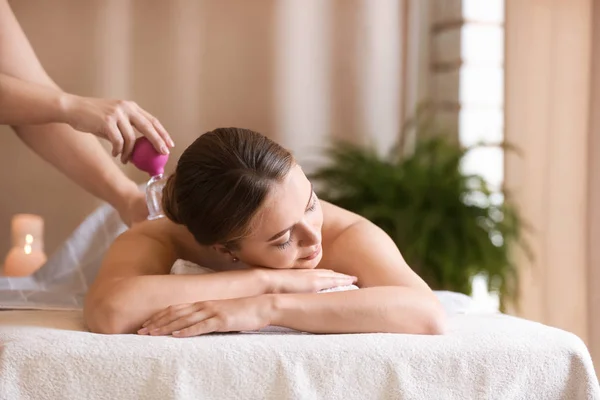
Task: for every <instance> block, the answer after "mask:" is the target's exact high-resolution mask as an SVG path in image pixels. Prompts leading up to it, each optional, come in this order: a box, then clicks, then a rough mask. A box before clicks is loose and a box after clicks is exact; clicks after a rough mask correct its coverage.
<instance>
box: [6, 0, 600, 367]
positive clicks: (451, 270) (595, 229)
mask: <svg viewBox="0 0 600 400" xmlns="http://www.w3.org/2000/svg"><path fill="white" fill-rule="evenodd" d="M9 3H10V4H11V6H12V8H13V11H14V12H15V14H16V16H17V18H18V20H19V22H20V23H21V26H22V27H23V29H24V31H25V33H26V35H27V36H28V38H29V40H30V41H31V44H32V46H33V48H34V49H35V51H36V52H37V55H38V57H39V58H40V60H41V62H42V64H43V65H44V66H45V68H46V70H47V71H48V73H49V74H50V76H51V77H52V78H53V79H54V80H55V81H56V82H57V83H58V84H59V85H60V86H61V87H62V88H63V89H64V90H66V91H69V92H72V93H76V94H80V95H85V96H97V97H109V98H124V99H129V100H134V101H136V102H137V103H139V104H140V105H141V106H142V107H143V108H145V109H146V110H148V111H149V112H150V113H152V114H153V115H155V116H156V117H158V118H159V120H160V121H161V122H162V124H163V125H164V126H165V127H166V128H167V130H168V131H169V132H170V134H171V135H172V137H173V138H174V140H175V142H176V147H175V149H174V151H173V152H172V156H171V159H170V161H169V166H168V168H167V172H169V171H171V170H172V169H173V167H174V165H175V163H176V161H177V159H178V157H179V155H180V154H181V152H182V151H183V150H184V149H185V148H186V147H187V145H189V144H190V143H191V142H192V141H193V140H194V139H195V138H196V137H197V136H198V135H199V134H201V133H203V132H206V131H208V130H210V129H213V128H216V127H224V126H237V127H244V128H250V129H253V130H256V131H259V132H261V133H264V134H266V135H268V136H269V137H271V138H273V139H275V140H277V141H278V142H280V143H281V144H283V145H284V146H286V147H288V148H290V149H291V150H292V151H293V152H294V153H295V154H296V156H297V158H298V159H299V160H300V162H301V163H302V164H303V166H304V167H305V169H306V170H307V171H309V172H311V173H313V172H314V173H315V174H316V175H317V176H320V179H321V180H322V182H321V184H322V188H323V191H324V193H323V195H324V196H329V197H331V198H332V200H337V201H338V202H339V203H344V204H345V205H346V206H347V207H348V208H352V209H354V210H355V211H357V212H361V213H362V214H363V215H366V216H370V217H371V219H373V220H375V221H376V222H378V224H379V225H380V226H382V227H384V229H386V230H387V231H388V232H390V234H391V235H392V236H393V238H394V240H396V241H397V243H398V244H399V247H400V248H401V250H402V251H403V253H404V254H405V256H406V257H407V260H408V261H409V262H410V263H411V266H413V267H415V269H417V270H418V272H419V273H420V274H422V276H426V277H427V280H428V281H429V282H430V283H432V286H435V287H436V288H439V289H448V290H456V291H462V292H467V293H468V294H471V295H472V296H473V297H474V298H476V299H477V300H478V301H479V304H480V305H481V307H482V308H486V307H495V306H497V305H498V304H501V305H502V308H503V309H504V310H506V312H509V313H514V314H516V315H519V316H523V317H525V318H529V319H533V320H536V321H540V322H543V323H546V324H549V325H552V326H556V327H559V328H562V329H566V330H569V331H571V332H574V333H575V334H577V335H578V336H580V337H581V338H582V339H583V340H584V341H585V342H586V344H587V345H588V346H589V347H590V350H591V351H592V356H593V357H594V358H595V359H600V294H597V293H596V292H595V288H596V286H597V285H600V249H599V248H600V211H599V210H598V207H595V205H599V206H600V161H599V156H600V117H599V116H598V115H599V113H597V112H594V110H596V109H597V108H598V107H599V106H600V1H598V0H596V1H594V0H570V1H568V2H567V1H561V0H526V1H523V0H328V1H323V0H302V1H300V0H295V1H294V0H287V1H284V0H280V1H277V0H257V1H252V2H250V1H244V0H171V1H168V2H167V1H158V0H143V1H142V0H88V1H78V0H54V1H51V2H49V1H43V0H13V1H10V2H9ZM419 110H420V111H419ZM415 121H416V122H415ZM440 137H442V138H443V140H441V141H440V139H439V138H440ZM432 138H434V139H432ZM336 140H342V141H344V142H349V143H352V144H354V145H355V146H357V147H355V148H350V149H345V148H342V147H339V146H338V147H336V144H335V143H337V142H336ZM480 142H485V143H487V144H488V146H485V147H482V148H476V149H474V150H471V151H469V152H466V153H465V152H464V151H463V148H464V147H467V146H472V145H475V144H478V143H480ZM399 143H401V146H400V147H398V146H396V145H398V144H399ZM501 143H502V144H503V145H499V144H501ZM507 144H508V145H509V146H507ZM0 146H1V148H2V150H3V152H4V154H3V157H1V158H0V169H1V170H2V171H3V173H2V175H3V177H4V179H3V189H2V196H1V197H0V253H2V254H6V252H7V251H8V249H9V247H10V220H11V218H12V216H13V215H14V214H17V213H33V214H38V215H41V216H42V217H43V218H44V221H45V224H46V225H45V226H46V228H45V246H46V250H47V253H49V254H51V253H52V252H53V251H54V250H55V249H56V248H57V247H58V246H59V245H60V244H61V243H62V242H63V241H64V240H65V239H66V238H67V237H68V236H69V234H70V233H71V232H72V231H73V229H74V228H75V227H77V225H78V224H79V223H80V222H81V221H82V220H83V219H84V218H85V217H86V216H87V215H89V214H90V213H91V212H92V211H93V210H94V209H95V208H96V207H97V206H98V205H99V203H98V201H97V200H96V199H94V198H93V197H92V196H90V195H89V194H87V193H85V192H84V191H82V190H81V189H80V188H78V187H76V186H75V185H74V184H73V183H71V182H70V181H68V180H67V179H66V178H64V177H63V176H62V175H60V174H59V173H58V172H56V171H55V170H53V169H52V168H49V167H48V166H47V165H46V164H45V163H44V162H43V161H42V160H41V159H40V158H39V157H37V156H35V155H34V154H33V153H32V152H31V151H30V150H29V149H28V148H27V147H26V146H24V145H23V144H22V143H21V142H20V141H19V139H18V138H17V137H16V136H15V135H14V134H13V133H12V131H11V130H10V129H9V128H8V127H0ZM331 146H333V148H334V149H337V150H340V151H341V153H342V154H339V153H340V152H338V154H337V155H336V154H333V155H332V154H329V156H328V155H327V153H324V152H323V151H324V150H325V149H326V148H331ZM106 148H107V149H108V145H106ZM371 148H372V149H373V151H371V150H370V149H371ZM344 152H345V153H344ZM389 152H391V154H392V156H391V158H386V157H387V155H386V154H388V153H389ZM344 157H345V158H344ZM348 160H350V164H348ZM344 163H346V164H344ZM326 165H330V167H329V168H326V167H325V166H326ZM454 167H456V168H454ZM122 168H123V169H124V170H125V171H126V172H127V174H128V175H129V176H131V177H132V178H133V179H135V180H136V181H137V182H140V183H142V182H145V181H146V180H147V177H146V176H145V175H143V174H142V173H140V172H139V171H136V170H135V169H134V167H132V166H129V165H128V166H122ZM344 171H346V172H347V173H346V174H345V175H344V173H342V172H344ZM361 171H363V172H361ZM364 171H367V172H364ZM390 171H396V172H393V173H389V172H390ZM398 171H399V172H398ZM349 172H351V173H349ZM336 174H337V175H336ZM361 174H362V175H364V176H366V177H367V178H365V179H363V180H362V181H361V180H360V179H358V180H357V179H355V177H356V176H361ZM472 175H476V177H477V178H480V179H479V180H478V179H476V180H475V181H473V180H472V179H471V178H470V177H471V176H472ZM398 176H401V178H398ZM340 182H342V183H340ZM473 182H475V184H474V183H473ZM334 183H335V184H337V185H338V186H339V185H341V186H340V187H338V188H337V189H338V190H337V191H329V192H328V191H327V190H328V188H331V186H333V185H334ZM328 185H329V186H328ZM473 185H475V186H473ZM340 193H342V194H340ZM344 193H346V194H345V195H344ZM336 196H337V197H336ZM407 198H408V199H409V200H410V201H407V200H406V199H407ZM373 205H375V206H377V208H376V210H375V211H373V210H374V209H373ZM369 212H371V213H372V214H369ZM367 214H368V215H367ZM509 217H510V218H509ZM520 226H525V227H526V229H525V230H521V229H519V227H520ZM393 232H395V233H393ZM521 244H526V246H521ZM515 277H518V278H519V279H518V281H517V280H515V279H514V278H515ZM511 288H512V289H511ZM517 298H518V302H517Z"/></svg>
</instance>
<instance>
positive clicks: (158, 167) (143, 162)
mask: <svg viewBox="0 0 600 400" xmlns="http://www.w3.org/2000/svg"><path fill="white" fill-rule="evenodd" d="M167 161H169V155H168V154H161V153H159V152H158V151H156V150H155V149H154V146H152V143H150V141H149V140H148V139H147V138H145V137H144V136H142V137H139V138H138V139H137V140H136V141H135V144H134V145H133V152H132V153H131V162H132V163H133V165H135V166H136V167H138V168H139V169H140V170H142V171H144V172H147V173H148V174H149V175H150V176H157V175H162V174H163V173H164V172H165V165H166V164H167Z"/></svg>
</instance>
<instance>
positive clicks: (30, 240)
mask: <svg viewBox="0 0 600 400" xmlns="http://www.w3.org/2000/svg"><path fill="white" fill-rule="evenodd" d="M25 243H27V244H31V243H33V235H30V234H27V235H25Z"/></svg>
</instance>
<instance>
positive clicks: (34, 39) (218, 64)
mask: <svg viewBox="0 0 600 400" xmlns="http://www.w3.org/2000/svg"><path fill="white" fill-rule="evenodd" d="M10 4H11V5H12V7H13V10H14V12H15V14H16V16H17V18H18V19H19V21H20V22H21V24H22V26H23V28H24V30H25V32H26V34H27V35H28V37H29V39H30V41H31V43H32V45H33V47H34V49H35V50H36V52H37V54H38V56H39V58H40V59H41V61H42V63H43V65H44V66H45V67H46V69H47V71H48V72H49V74H50V75H51V76H52V77H53V78H54V79H55V80H56V81H57V82H58V83H59V84H60V85H61V86H62V87H63V88H64V89H65V90H68V91H72V92H74V93H78V94H82V95H90V96H106V97H125V98H128V99H132V100H135V101H137V102H138V103H139V104H140V105H142V106H143V107H145V108H146V109H148V111H150V112H152V113H153V114H155V115H156V116H157V117H158V118H159V119H160V120H161V121H162V122H163V124H164V125H165V127H166V128H167V129H168V130H169V131H170V133H171V134H172V136H173V137H174V138H175V141H176V144H177V147H176V148H175V151H174V152H173V155H172V157H171V161H170V164H169V168H172V167H173V165H174V162H175V161H176V159H177V158H178V156H179V154H180V153H181V151H182V150H183V149H184V148H185V147H186V146H187V145H188V144H189V143H190V142H191V141H192V140H193V139H194V138H195V137H196V136H197V135H198V134H199V133H201V132H204V131H206V130H208V129H211V128H215V127H218V126H243V127H247V128H252V129H255V130H258V131H261V132H264V133H265V134H267V135H270V136H271V137H273V138H276V139H278V140H279V141H281V142H282V143H283V144H284V145H287V146H289V147H291V149H292V150H293V151H295V152H296V153H297V154H298V155H299V156H300V158H301V159H304V160H308V161H311V160H312V157H309V151H312V150H313V149H315V148H319V147H320V146H322V145H324V144H325V142H326V139H327V138H328V137H329V136H337V137H340V136H345V137H349V138H360V137H370V138H372V139H375V140H376V141H377V142H378V143H379V144H380V146H381V147H386V146H388V145H389V144H390V143H391V141H392V140H393V139H394V138H395V136H396V134H397V131H398V128H399V126H400V123H401V118H402V117H401V116H402V114H404V112H405V110H406V109H408V108H410V107H411V105H410V104H408V103H405V102H403V100H402V99H403V95H402V90H401V88H402V87H403V85H404V84H403V79H404V80H407V81H413V80H411V79H410V77H407V74H406V73H405V71H404V67H403V65H404V63H405V59H404V58H403V57H402V54H403V50H402V49H403V48H404V47H405V46H407V44H406V43H407V41H406V40H403V37H404V36H403V35H404V32H405V31H407V30H408V27H407V26H406V25H405V19H404V18H405V15H406V12H407V10H408V8H409V7H408V3H407V2H406V1H402V0H401V1H398V0H382V1H378V2H369V1H368V0H337V1H328V2H323V1H321V0H305V1H302V2H287V1H286V2H284V1H276V0H260V1H252V2H250V1H246V0H219V1H216V0H214V1H211V0H203V1H196V0H177V1H168V2H167V1H158V0H152V1H150V0H144V1H142V0H86V1H80V0H54V1H52V2H48V1H44V0H18V1H16V0H15V1H11V2H10ZM413 29H415V27H413ZM412 51H414V46H413V48H412ZM411 68H412V70H411V71H412V73H413V74H415V73H418V71H416V70H417V69H418V68H415V65H414V64H412V67H411ZM411 94H412V97H411V98H412V99H414V101H417V98H418V94H415V91H414V90H413V92H411ZM0 146H1V147H2V150H3V152H4V156H3V157H2V158H0V169H1V170H2V171H4V172H3V177H5V179H4V182H3V189H2V194H1V196H0V257H2V256H1V255H2V254H6V252H7V250H8V246H9V244H8V240H9V221H10V218H11V216H12V215H13V214H15V213H20V212H32V213H36V214H41V215H42V216H43V217H44V218H45V220H46V225H47V226H46V243H47V248H48V250H49V251H50V252H51V251H52V250H54V249H55V248H56V247H57V246H58V244H59V243H61V242H62V241H63V240H64V239H65V238H66V237H67V236H68V234H69V233H70V232H71V231H72V229H73V228H74V227H75V226H76V225H77V224H78V223H79V222H80V221H81V220H82V219H83V218H84V217H85V216H86V215H87V214H88V213H89V212H90V211H92V210H93V209H94V208H95V207H96V206H97V204H98V203H97V201H96V200H95V199H93V198H92V197H91V196H89V195H88V194H86V193H84V192H82V190H80V189H79V188H77V187H75V186H74V185H73V184H72V183H70V182H69V181H67V180H66V179H65V178H63V177H62V176H60V175H59V174H58V173H57V172H55V171H54V170H53V169H52V168H49V167H48V166H47V165H45V164H44V163H43V162H42V161H40V160H39V159H38V158H37V157H36V156H34V155H33V154H32V153H31V151H29V150H28V149H27V148H26V147H25V146H24V145H22V144H21V143H20V142H19V141H18V139H17V138H16V137H15V136H14V135H12V134H11V133H10V130H9V129H8V128H6V127H0ZM126 171H127V172H128V173H129V174H130V175H132V176H133V177H135V179H136V180H137V181H138V182H142V181H143V180H144V179H145V177H144V176H142V175H141V174H139V173H137V172H136V171H134V170H132V169H131V168H130V167H126Z"/></svg>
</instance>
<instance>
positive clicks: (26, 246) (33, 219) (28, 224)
mask: <svg viewBox="0 0 600 400" xmlns="http://www.w3.org/2000/svg"><path fill="white" fill-rule="evenodd" d="M11 237H12V248H11V249H10V251H9V252H8V255H7V256H6V259H5V261H4V275H6V276H27V275H31V274H32V273H33V272H35V271H37V270H38V269H39V268H40V267H41V266H42V265H44V264H45V263H46V254H45V253H44V220H43V219H42V217H40V216H39V215H33V214H17V215H15V216H14V217H13V218H12V222H11Z"/></svg>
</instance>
